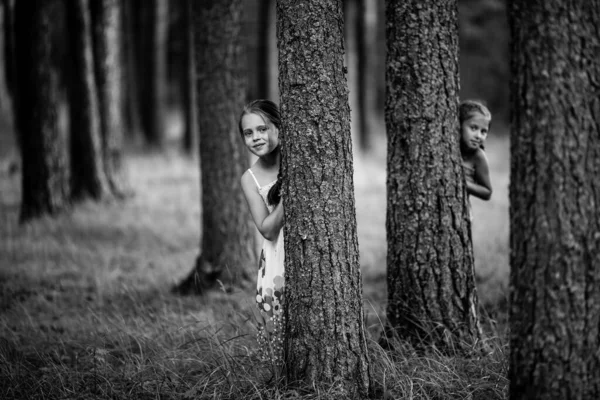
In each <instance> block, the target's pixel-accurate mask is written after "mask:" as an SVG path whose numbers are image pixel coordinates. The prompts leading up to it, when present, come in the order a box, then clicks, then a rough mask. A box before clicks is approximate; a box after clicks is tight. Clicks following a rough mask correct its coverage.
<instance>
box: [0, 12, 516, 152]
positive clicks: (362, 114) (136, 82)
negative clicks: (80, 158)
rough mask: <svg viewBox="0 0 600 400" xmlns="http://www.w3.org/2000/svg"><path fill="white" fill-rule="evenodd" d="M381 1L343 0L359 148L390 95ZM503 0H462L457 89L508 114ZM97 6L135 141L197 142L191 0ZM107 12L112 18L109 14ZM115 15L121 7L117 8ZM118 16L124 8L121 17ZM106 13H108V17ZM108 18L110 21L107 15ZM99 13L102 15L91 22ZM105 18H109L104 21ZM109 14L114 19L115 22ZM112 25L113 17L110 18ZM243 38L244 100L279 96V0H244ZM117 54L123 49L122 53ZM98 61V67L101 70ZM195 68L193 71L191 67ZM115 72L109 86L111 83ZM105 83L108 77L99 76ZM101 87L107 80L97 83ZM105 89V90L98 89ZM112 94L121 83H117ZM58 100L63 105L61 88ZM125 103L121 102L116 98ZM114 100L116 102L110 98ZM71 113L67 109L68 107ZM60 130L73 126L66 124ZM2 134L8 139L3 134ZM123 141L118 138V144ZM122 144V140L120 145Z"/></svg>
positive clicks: (6, 71)
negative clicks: (191, 106)
mask: <svg viewBox="0 0 600 400" xmlns="http://www.w3.org/2000/svg"><path fill="white" fill-rule="evenodd" d="M383 3H384V2H383V0H372V1H368V0H345V1H344V5H345V6H344V13H345V26H346V29H345V36H346V54H345V57H346V65H347V67H348V78H349V88H350V104H351V111H352V130H353V134H354V139H355V140H354V143H355V147H358V148H360V149H369V148H371V147H372V146H373V144H374V142H376V141H377V139H381V138H382V137H383V136H384V133H383V126H384V122H383V108H384V96H385V82H384V61H385V43H384V35H385V32H384V29H385V15H384V4H383ZM504 3H505V2H504V0H481V1H475V0H460V1H459V2H458V4H459V30H460V32H459V33H460V53H459V54H460V75H461V81H460V95H461V97H462V98H465V97H475V98H479V99H482V100H484V101H485V102H486V103H487V104H488V105H489V106H490V108H491V110H492V112H493V113H494V120H495V121H500V122H505V121H506V118H507V110H508V84H507V83H508V30H507V25H506V15H505V8H506V7H505V4H504ZM15 4H16V2H15V1H14V0H3V1H2V4H1V6H2V17H3V18H2V31H3V37H2V39H3V40H2V42H3V43H2V44H3V51H2V58H3V60H2V61H3V62H2V63H0V64H1V65H2V68H3V77H4V79H3V81H0V84H1V87H0V94H1V96H0V99H1V100H2V104H1V111H2V113H1V116H2V119H3V120H4V121H7V122H8V123H9V126H10V125H11V124H12V121H13V118H12V115H11V102H10V101H9V100H8V99H9V98H10V97H9V96H10V94H11V93H13V92H14V90H13V89H12V88H13V87H14V86H15V84H16V80H15V78H14V74H15V67H14V66H15V60H16V59H15V51H16V46H15V43H16V42H15V40H14V37H15V26H14V22H15V18H14V16H15V15H14V11H15V10H14V7H15ZM36 4H40V3H39V2H37V1H34V2H28V5H26V6H25V7H28V8H30V7H33V6H34V5H36ZM90 4H91V5H94V8H95V9H97V11H96V12H93V13H92V15H97V14H98V13H99V12H100V14H98V15H99V18H95V19H93V23H94V24H95V28H94V32H96V33H95V35H97V34H98V32H100V31H101V30H102V29H101V28H100V26H99V25H98V24H102V23H104V24H105V25H104V26H105V28H107V29H110V30H111V32H113V33H111V34H109V35H108V36H107V38H110V40H113V41H114V42H113V43H112V44H110V45H104V47H102V46H103V45H102V43H101V42H99V41H98V40H97V39H98V38H97V39H96V42H97V43H98V44H97V45H95V52H96V54H97V53H98V52H102V48H104V49H105V51H113V52H115V54H109V55H107V57H108V58H107V59H110V60H112V59H115V58H114V57H117V58H116V59H115V60H117V59H118V60H120V61H118V63H120V64H121V71H122V72H121V78H119V76H118V74H117V75H115V78H114V79H121V81H122V82H123V84H122V85H121V86H122V87H121V93H120V96H122V97H123V100H121V101H122V102H123V104H122V106H121V107H119V108H120V111H121V113H123V114H124V123H125V125H124V129H123V133H124V135H125V136H126V137H127V140H128V141H129V142H134V143H137V144H140V143H146V144H148V145H152V146H155V147H158V148H160V146H162V145H164V144H165V143H172V142H173V141H179V140H181V139H183V138H186V139H185V140H186V141H187V142H188V144H187V145H186V146H187V147H188V148H189V147H190V146H191V144H190V143H191V142H190V140H191V138H192V137H194V135H191V134H189V133H185V134H184V132H187V131H186V129H187V126H188V125H192V123H191V122H190V121H193V119H191V118H189V117H188V116H187V115H188V114H187V113H188V111H187V110H189V106H188V104H189V100H186V99H187V98H188V97H189V96H190V93H187V92H186V90H188V89H189V87H190V84H189V80H190V73H189V65H190V62H189V60H190V58H189V57H190V56H193V55H192V54H191V45H190V36H189V35H190V26H189V20H188V18H189V15H190V13H189V11H188V1H187V0H179V1H166V0H153V1H140V0H113V1H109V2H107V1H99V2H91V3H90ZM58 8H59V10H57V11H56V13H55V16H54V17H53V19H52V30H53V33H52V46H53V51H52V55H51V57H52V60H53V63H52V68H53V69H55V70H56V71H57V73H60V75H61V76H60V79H59V81H58V85H59V86H58V90H59V93H63V92H64V91H65V90H66V87H67V81H68V80H69V79H71V77H70V76H69V74H68V73H65V72H64V71H66V70H67V69H66V68H65V64H66V62H65V60H66V59H69V58H70V57H71V54H70V52H69V50H68V46H67V44H68V40H67V37H68V35H69V34H70V33H69V32H68V28H67V25H66V23H65V22H66V20H65V16H64V12H65V10H64V7H58ZM102 10H106V12H107V13H109V14H110V16H108V17H107V16H104V17H103V16H102V12H101V11H102ZM111 13H117V14H111ZM118 14H120V15H118ZM103 18H104V19H103ZM106 18H108V19H106ZM94 21H95V22H94ZM102 21H104V22H102ZM108 21H112V22H108ZM106 24H112V25H106ZM242 40H243V46H244V49H245V52H246V57H247V62H246V63H245V65H244V67H245V69H246V71H247V73H246V74H247V79H248V85H249V87H248V92H247V96H246V99H247V100H249V99H252V98H259V97H260V98H271V99H274V100H277V98H278V88H277V49H276V43H275V2H274V1H273V0H247V1H245V2H244V12H243V15H242ZM119 53H120V54H119ZM99 67H101V64H100V65H98V66H97V67H96V68H97V69H99ZM186 71H188V73H186ZM114 79H112V78H110V79H109V81H108V83H107V84H108V85H109V86H110V87H113V85H112V84H111V83H110V82H112V81H114ZM98 80H99V81H101V79H98ZM100 85H102V83H101V82H100ZM100 90H101V91H102V90H103V89H100ZM113 93H115V92H114V90H113ZM60 99H61V100H60V101H58V105H59V106H60V105H61V104H62V105H64V104H65V101H66V100H65V99H66V96H65V95H64V94H61V95H60ZM105 103H106V102H105ZM117 103H118V101H117ZM110 104H113V108H115V109H116V108H117V107H116V106H115V105H114V104H115V102H112V103H110ZM61 110H62V112H65V111H66V108H65V107H62V108H61ZM61 129H66V127H64V126H63V127H62V128H61ZM3 140H5V139H3ZM116 142H118V140H116V141H115V143H116ZM116 147H118V146H116Z"/></svg>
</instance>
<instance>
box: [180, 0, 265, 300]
mask: <svg viewBox="0 0 600 400" xmlns="http://www.w3.org/2000/svg"><path fill="white" fill-rule="evenodd" d="M242 5H243V3H242V1H241V0H228V1H223V0H214V1H203V2H194V3H193V17H194V18H193V24H194V30H195V32H194V41H195V49H196V53H195V58H196V79H197V85H196V94H197V96H198V125H199V129H200V164H201V165H200V172H201V182H202V184H201V187H202V207H201V209H202V242H201V246H200V255H199V256H198V259H197V260H196V267H195V269H194V270H193V271H192V273H191V274H190V276H188V278H187V279H185V280H184V281H183V282H182V283H181V284H180V285H179V287H178V288H177V290H178V291H179V292H181V293H188V292H198V291H202V290H203V289H206V288H211V287H214V286H215V285H216V284H217V279H218V280H220V281H221V282H222V283H224V284H225V285H231V284H237V285H241V286H244V285H246V284H249V283H250V282H253V281H254V279H255V276H254V271H256V266H257V265H258V264H257V263H258V260H257V257H256V254H255V246H254V240H255V235H254V232H255V231H254V230H253V224H252V220H251V217H250V213H249V212H248V207H247V206H246V200H245V198H244V195H243V193H242V190H241V186H240V178H241V176H242V174H243V173H244V171H245V169H246V168H247V167H248V156H247V150H246V148H245V147H244V142H243V140H242V138H241V137H240V134H239V131H238V117H239V115H240V113H241V111H242V107H243V106H244V103H245V98H246V81H245V72H244V70H243V68H244V65H245V62H244V59H243V53H242V50H243V49H242V46H241V37H240V29H241V22H242V11H243V8H242Z"/></svg>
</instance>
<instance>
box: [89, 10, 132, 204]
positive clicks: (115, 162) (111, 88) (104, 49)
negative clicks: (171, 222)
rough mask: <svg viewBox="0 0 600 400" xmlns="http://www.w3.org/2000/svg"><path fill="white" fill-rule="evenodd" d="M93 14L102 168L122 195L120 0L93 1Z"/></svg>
mask: <svg viewBox="0 0 600 400" xmlns="http://www.w3.org/2000/svg"><path fill="white" fill-rule="evenodd" d="M92 16H93V25H94V29H93V33H94V54H95V77H96V84H97V87H98V98H99V103H100V127H101V138H102V157H103V164H104V171H105V173H106V177H107V179H108V182H109V184H110V188H111V190H112V192H113V194H115V195H117V196H122V195H123V184H124V182H123V176H122V173H123V170H122V163H123V154H122V153H123V150H122V148H123V136H124V134H123V130H124V126H125V124H124V113H123V109H124V94H123V61H124V57H123V51H122V50H123V27H122V22H123V20H122V4H121V0H94V1H92Z"/></svg>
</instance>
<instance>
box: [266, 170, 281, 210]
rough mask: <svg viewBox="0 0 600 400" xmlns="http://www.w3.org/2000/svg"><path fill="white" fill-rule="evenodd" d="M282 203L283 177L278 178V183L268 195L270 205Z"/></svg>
mask: <svg viewBox="0 0 600 400" xmlns="http://www.w3.org/2000/svg"><path fill="white" fill-rule="evenodd" d="M280 201H281V177H280V176H278V177H277V181H276V182H275V184H274V185H273V186H271V189H269V193H267V202H268V203H269V205H272V206H274V205H277V204H279V202H280Z"/></svg>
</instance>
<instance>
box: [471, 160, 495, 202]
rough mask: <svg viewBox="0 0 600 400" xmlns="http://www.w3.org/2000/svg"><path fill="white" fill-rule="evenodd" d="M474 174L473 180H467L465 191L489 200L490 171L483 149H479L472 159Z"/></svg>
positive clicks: (490, 189)
mask: <svg viewBox="0 0 600 400" xmlns="http://www.w3.org/2000/svg"><path fill="white" fill-rule="evenodd" d="M474 167H475V176H474V178H475V179H474V182H469V181H467V193H468V194H470V195H473V196H475V197H478V198H480V199H481V200H489V199H490V198H491V197H492V184H491V182H490V171H489V167H488V162H487V157H486V156H485V152H484V151H483V150H479V151H478V152H477V154H476V156H475V159H474Z"/></svg>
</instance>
